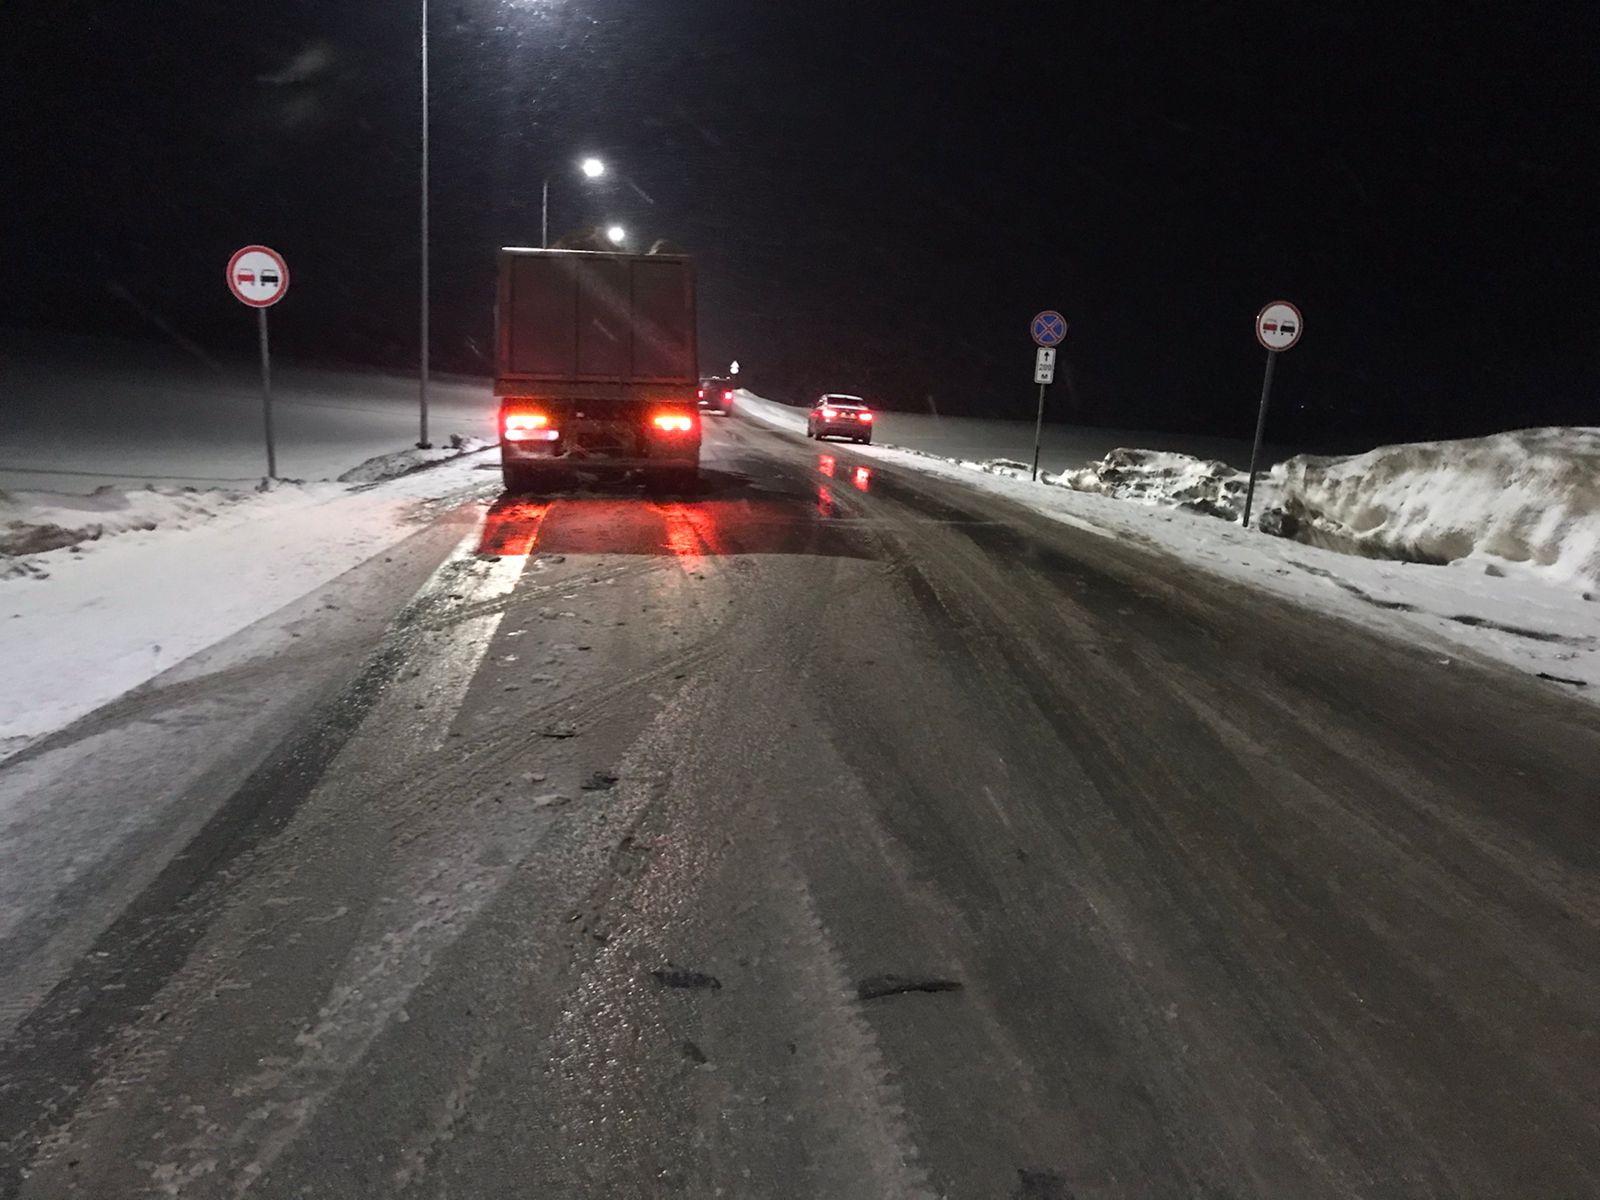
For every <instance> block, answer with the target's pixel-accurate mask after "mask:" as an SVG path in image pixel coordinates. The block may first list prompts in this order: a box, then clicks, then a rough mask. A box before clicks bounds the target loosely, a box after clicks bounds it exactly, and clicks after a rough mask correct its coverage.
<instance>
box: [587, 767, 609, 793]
mask: <svg viewBox="0 0 1600 1200" xmlns="http://www.w3.org/2000/svg"><path fill="white" fill-rule="evenodd" d="M616 784H617V776H615V775H613V774H611V772H609V771H596V772H595V773H594V774H593V775H591V776H589V778H588V779H585V780H584V781H583V785H582V786H583V790H584V791H586V792H607V791H610V790H611V789H612V788H613V787H615V786H616Z"/></svg>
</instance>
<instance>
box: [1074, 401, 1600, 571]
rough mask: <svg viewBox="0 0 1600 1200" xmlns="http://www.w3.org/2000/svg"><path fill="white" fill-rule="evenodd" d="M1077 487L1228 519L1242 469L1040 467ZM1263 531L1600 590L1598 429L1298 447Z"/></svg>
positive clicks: (1185, 463) (1266, 500) (1269, 498)
mask: <svg viewBox="0 0 1600 1200" xmlns="http://www.w3.org/2000/svg"><path fill="white" fill-rule="evenodd" d="M1044 478H1045V482H1047V483H1051V484H1055V485H1057V486H1060V487H1066V488H1071V489H1072V490H1073V491H1078V492H1091V493H1094V494H1096V495H1102V496H1111V497H1114V498H1116V499H1120V500H1135V501H1139V502H1142V503H1145V504H1151V505H1159V506H1163V507H1168V508H1182V509H1187V510H1189V511H1190V512H1197V513H1202V514H1204V515H1206V516H1212V517H1221V518H1223V519H1224V520H1229V521H1237V520H1239V518H1240V517H1241V515H1242V513H1243V508H1244V496H1245V488H1246V485H1247V483H1248V482H1249V477H1248V476H1247V475H1246V473H1245V472H1243V471H1236V470H1234V469H1233V468H1232V467H1230V466H1228V465H1227V464H1226V463H1221V462H1212V461H1206V460H1203V459H1198V458H1193V457H1191V456H1189V455H1187V454H1174V453H1169V452H1165V451H1157V450H1130V449H1121V450H1114V451H1112V453H1110V454H1108V455H1106V456H1105V458H1103V459H1101V460H1100V461H1098V462H1092V463H1090V464H1089V465H1088V466H1085V467H1081V468H1079V469H1077V470H1070V471H1063V472H1061V473H1060V474H1059V475H1050V476H1046V477H1044ZM1256 511H1257V512H1258V513H1260V514H1261V524H1262V528H1264V529H1265V530H1266V531H1267V532H1270V533H1282V534H1283V535H1284V536H1288V537H1293V538H1294V539H1295V540H1297V541H1301V542H1304V543H1306V544H1307V545H1314V546H1322V547H1324V548H1326V549H1330V550H1337V551H1340V552H1341V553H1345V554H1358V555H1361V556H1363V557H1366V558H1396V559H1402V560H1404V561H1407V562H1419V563H1432V564H1436V565H1437V564H1443V563H1454V562H1462V561H1481V562H1483V563H1485V564H1486V566H1488V567H1489V568H1490V569H1492V570H1505V569H1508V568H1511V569H1521V570H1527V571H1532V572H1534V573H1536V574H1538V575H1539V576H1541V577H1543V578H1544V579H1546V580H1547V581H1549V582H1552V583H1557V584H1562V585H1567V586H1574V585H1576V586H1578V587H1579V588H1582V589H1591V590H1593V589H1600V429H1527V430H1522V431H1519V432H1516V433H1502V434H1496V435H1494V436H1493V437H1485V438H1467V439H1463V440H1460V441H1453V442H1415V443H1409V444H1406V445H1400V446H1380V447H1379V448H1378V449H1376V450H1371V451H1368V452H1367V453H1365V454H1357V455H1351V456H1348V457H1338V458H1327V457H1317V456H1313V455H1301V456H1299V457H1297V458H1291V459H1289V460H1288V461H1287V462H1283V463H1280V464H1278V465H1277V466H1275V467H1273V468H1272V470H1271V472H1270V473H1268V474H1266V475H1263V476H1262V477H1261V478H1259V479H1257V481H1256Z"/></svg>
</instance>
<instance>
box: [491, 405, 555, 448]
mask: <svg viewBox="0 0 1600 1200" xmlns="http://www.w3.org/2000/svg"><path fill="white" fill-rule="evenodd" d="M500 427H501V429H502V430H504V432H505V437H506V441H508V442H553V441H555V440H556V438H557V437H558V436H559V434H557V432H556V431H555V430H554V429H552V428H550V417H549V415H548V414H547V413H535V412H511V413H506V415H505V416H504V417H503V418H502V419H501V422H500Z"/></svg>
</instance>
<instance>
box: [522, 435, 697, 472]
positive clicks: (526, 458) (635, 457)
mask: <svg viewBox="0 0 1600 1200" xmlns="http://www.w3.org/2000/svg"><path fill="white" fill-rule="evenodd" d="M500 461H501V462H506V463H528V464H542V465H545V466H551V467H567V468H571V469H573V470H579V471H581V470H584V469H585V468H589V469H593V470H601V469H608V470H609V469H615V468H623V469H626V470H648V469H651V468H655V467H692V466H694V465H695V464H697V463H698V462H699V461H700V443H699V441H694V442H691V443H688V444H677V445H673V446H670V447H666V446H663V447H658V448H655V449H654V450H651V451H649V452H647V453H642V454H641V453H638V452H633V453H627V452H623V451H593V450H587V451H586V450H575V451H564V450H562V449H561V446H560V443H559V442H557V443H550V442H545V443H541V444H536V445H529V444H528V443H527V442H505V441H502V442H501V443H500Z"/></svg>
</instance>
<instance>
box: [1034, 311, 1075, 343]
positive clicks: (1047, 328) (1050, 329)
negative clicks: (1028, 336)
mask: <svg viewBox="0 0 1600 1200" xmlns="http://www.w3.org/2000/svg"><path fill="white" fill-rule="evenodd" d="M1029 331H1030V332H1031V333H1032V334H1033V341H1034V344H1035V345H1037V346H1059V345H1060V344H1061V343H1062V342H1064V341H1066V339H1067V319H1066V318H1065V317H1063V316H1062V315H1061V314H1060V313H1058V312H1057V311H1056V310H1055V309H1053V308H1047V309H1045V310H1044V311H1043V312H1042V313H1040V314H1039V315H1038V316H1037V317H1035V318H1034V319H1033V324H1032V325H1031V326H1029Z"/></svg>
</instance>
